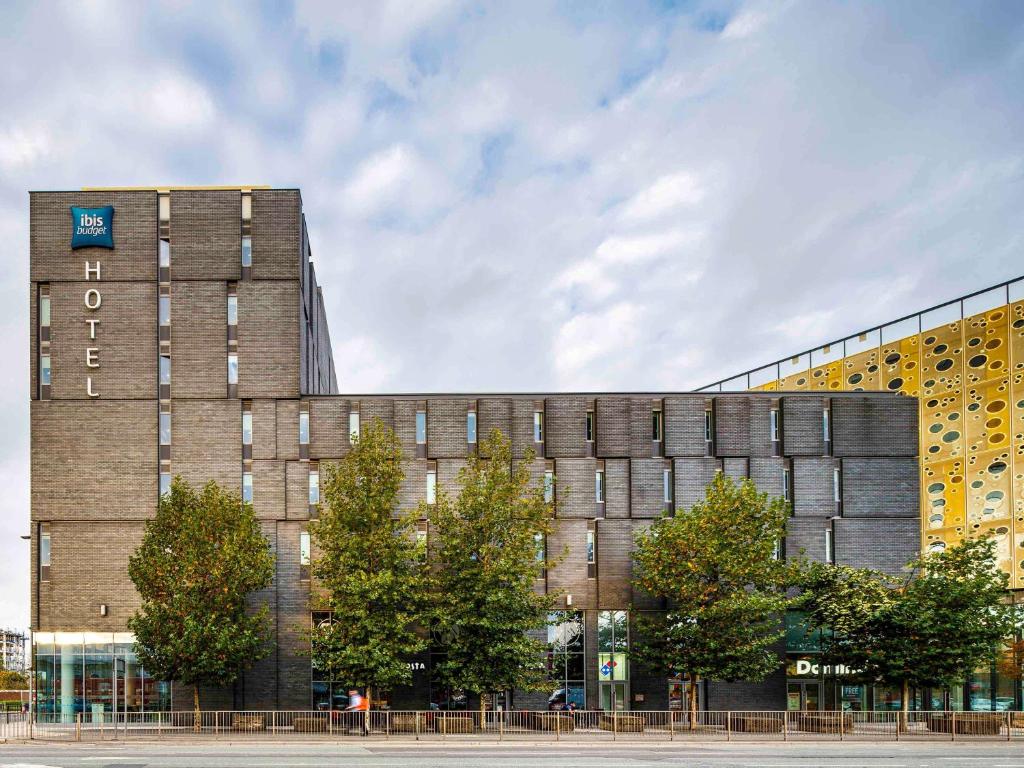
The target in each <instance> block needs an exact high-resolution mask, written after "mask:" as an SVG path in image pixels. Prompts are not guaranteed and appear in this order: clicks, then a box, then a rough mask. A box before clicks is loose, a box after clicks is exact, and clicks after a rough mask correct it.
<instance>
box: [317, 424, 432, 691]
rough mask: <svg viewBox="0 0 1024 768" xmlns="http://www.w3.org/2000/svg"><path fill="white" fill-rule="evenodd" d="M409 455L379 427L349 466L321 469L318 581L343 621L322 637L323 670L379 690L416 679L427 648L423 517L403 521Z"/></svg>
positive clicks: (366, 433)
mask: <svg viewBox="0 0 1024 768" xmlns="http://www.w3.org/2000/svg"><path fill="white" fill-rule="evenodd" d="M401 459H402V451H401V445H400V443H399V441H398V439H397V438H396V437H395V434H394V432H392V431H391V430H390V429H388V428H387V427H386V426H385V425H384V424H383V423H382V422H381V421H380V420H379V419H378V420H374V421H373V422H372V423H371V424H369V425H367V426H366V427H364V429H363V432H362V434H361V435H360V437H359V440H358V442H357V443H356V444H355V445H354V446H353V448H352V450H351V451H350V452H349V454H348V455H347V456H345V457H344V458H343V459H342V460H341V461H339V462H337V463H331V464H321V477H322V502H321V509H320V518H319V520H317V521H314V522H313V523H311V525H310V529H311V531H310V532H311V535H312V537H313V540H314V542H315V543H316V545H317V549H318V550H319V555H318V556H317V557H316V559H315V560H314V562H313V569H312V570H313V575H314V576H315V578H316V579H317V583H318V588H319V589H320V590H321V591H322V593H323V597H324V600H325V601H326V604H327V605H328V606H329V607H330V609H331V610H332V611H333V612H334V614H335V615H336V616H338V617H339V621H336V622H330V623H327V624H324V625H322V626H319V627H314V628H313V630H312V655H313V662H314V664H316V665H317V666H318V667H320V668H322V669H329V670H331V673H332V675H333V676H334V677H335V679H339V680H345V681H346V682H348V683H349V684H350V685H353V686H357V687H361V688H366V689H367V696H370V694H371V691H372V690H381V689H390V688H392V687H394V686H397V685H406V684H409V683H410V682H411V681H412V671H411V668H410V666H409V661H410V659H411V658H412V657H413V656H415V654H417V653H419V652H420V651H422V650H423V649H424V648H425V647H426V640H425V639H424V638H423V637H422V634H421V633H419V632H418V631H417V624H418V622H419V621H420V619H421V609H422V608H423V605H424V591H425V588H426V587H425V583H424V575H425V574H424V567H423V564H422V563H423V557H422V555H423V551H422V546H421V545H419V544H417V542H416V530H415V525H416V522H415V517H414V516H413V515H409V514H403V515H399V516H395V514H394V513H395V511H396V510H397V508H398V492H399V489H400V488H401V485H402V480H403V474H402V464H401Z"/></svg>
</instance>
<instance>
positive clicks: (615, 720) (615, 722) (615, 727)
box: [612, 709, 619, 741]
mask: <svg viewBox="0 0 1024 768" xmlns="http://www.w3.org/2000/svg"><path fill="white" fill-rule="evenodd" d="M618 738H619V712H618V710H615V709H613V710H612V741H616V740H617V739H618Z"/></svg>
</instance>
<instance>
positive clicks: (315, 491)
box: [309, 467, 320, 504]
mask: <svg viewBox="0 0 1024 768" xmlns="http://www.w3.org/2000/svg"><path fill="white" fill-rule="evenodd" d="M309 503H310V504H319V503H320V470H319V469H314V468H313V467H310V469H309Z"/></svg>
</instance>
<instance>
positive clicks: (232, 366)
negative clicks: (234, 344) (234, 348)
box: [228, 352, 238, 384]
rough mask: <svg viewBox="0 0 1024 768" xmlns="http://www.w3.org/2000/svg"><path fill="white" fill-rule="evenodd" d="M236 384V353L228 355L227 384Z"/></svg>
mask: <svg viewBox="0 0 1024 768" xmlns="http://www.w3.org/2000/svg"><path fill="white" fill-rule="evenodd" d="M237 383H238V353H237V352H229V353H228V384H237Z"/></svg>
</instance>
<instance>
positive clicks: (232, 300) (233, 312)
mask: <svg viewBox="0 0 1024 768" xmlns="http://www.w3.org/2000/svg"><path fill="white" fill-rule="evenodd" d="M228 325H238V295H237V294H235V293H229V294H228Z"/></svg>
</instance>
